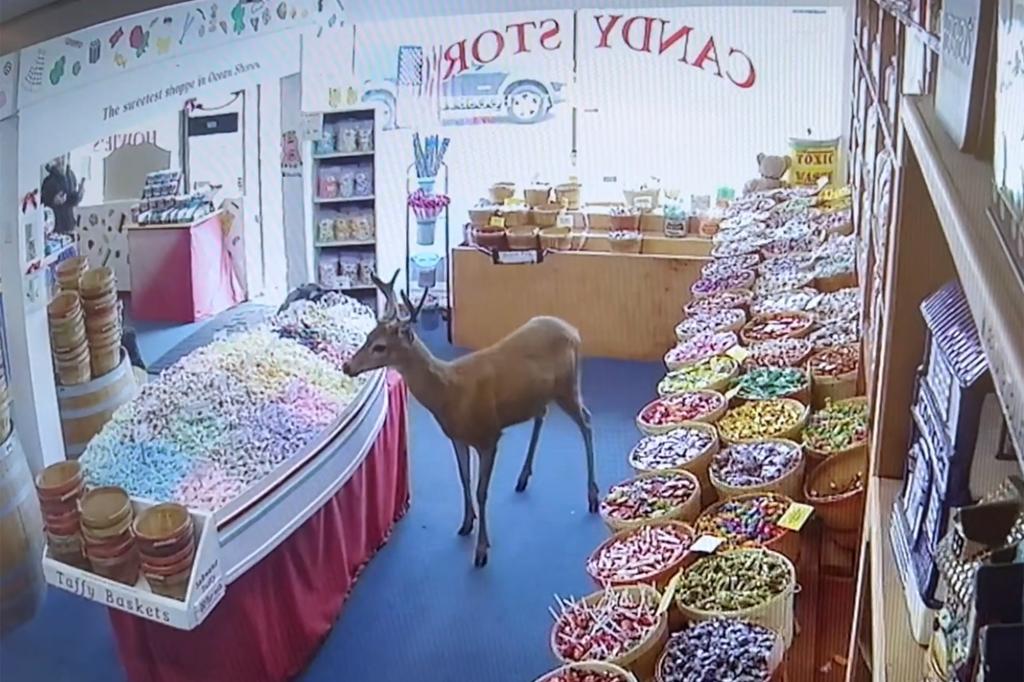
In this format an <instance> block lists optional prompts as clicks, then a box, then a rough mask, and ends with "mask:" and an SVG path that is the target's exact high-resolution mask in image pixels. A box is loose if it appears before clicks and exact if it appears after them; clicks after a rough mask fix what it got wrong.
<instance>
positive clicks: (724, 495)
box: [708, 438, 806, 500]
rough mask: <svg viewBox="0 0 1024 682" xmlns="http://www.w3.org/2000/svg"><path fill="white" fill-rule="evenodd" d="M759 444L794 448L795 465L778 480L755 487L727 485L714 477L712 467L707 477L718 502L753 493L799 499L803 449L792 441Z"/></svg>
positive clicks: (776, 439)
mask: <svg viewBox="0 0 1024 682" xmlns="http://www.w3.org/2000/svg"><path fill="white" fill-rule="evenodd" d="M761 442H781V443H784V444H786V445H788V446H791V447H794V448H796V450H797V452H798V453H799V454H798V455H797V461H796V464H795V465H794V466H793V467H792V468H790V470H789V471H787V472H786V473H784V474H783V475H782V476H780V477H779V478H776V479H775V480H773V481H768V482H767V483H763V484H761V485H756V486H734V485H729V484H728V483H726V482H724V481H722V480H721V479H720V478H718V477H717V476H716V475H715V469H714V467H713V466H712V467H711V468H710V469H709V470H708V476H709V477H710V479H711V485H713V486H715V491H716V492H717V493H718V499H719V500H729V499H732V498H734V497H741V496H743V495H751V494H754V493H778V494H780V495H785V496H786V497H788V498H790V499H793V500H798V499H800V495H801V494H803V483H804V471H805V467H806V460H805V459H804V453H803V448H801V447H800V444H799V443H797V442H795V441H792V440H786V439H784V438H768V439H765V440H764V441H761ZM723 452H724V451H723ZM712 463H713V462H712Z"/></svg>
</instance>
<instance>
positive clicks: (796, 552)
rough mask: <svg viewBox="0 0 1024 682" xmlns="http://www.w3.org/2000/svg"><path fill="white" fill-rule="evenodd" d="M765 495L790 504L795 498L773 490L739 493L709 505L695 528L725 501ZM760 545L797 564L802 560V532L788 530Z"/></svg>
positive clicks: (714, 513) (716, 511)
mask: <svg viewBox="0 0 1024 682" xmlns="http://www.w3.org/2000/svg"><path fill="white" fill-rule="evenodd" d="M716 494H717V491H716ZM764 495H768V496H770V497H774V498H777V499H779V500H782V501H783V502H784V503H786V504H787V505H790V504H792V503H793V498H791V497H789V496H788V495H783V494H782V493H771V492H769V493H745V494H743V495H737V496H735V497H731V498H729V499H728V500H718V501H717V502H715V503H714V504H712V505H710V506H709V507H707V508H706V509H705V510H704V511H703V512H701V514H700V516H699V517H697V521H696V522H694V528H696V527H697V526H699V525H700V520H701V519H702V518H704V517H705V516H708V517H711V516H715V515H716V514H717V513H718V510H719V509H720V508H721V506H722V504H724V503H725V502H728V501H729V500H739V501H743V500H745V499H746V498H749V497H758V496H764ZM759 546H761V547H763V548H764V549H770V550H772V551H775V552H778V553H779V554H783V555H785V556H786V557H787V558H788V559H789V560H790V561H792V562H793V563H794V564H796V563H797V562H798V561H799V560H800V534H799V533H794V532H793V531H790V530H787V531H786V532H784V533H783V534H782V535H780V536H779V537H777V538H775V539H774V540H771V541H769V542H766V543H764V544H763V545H759ZM737 549H738V548H737Z"/></svg>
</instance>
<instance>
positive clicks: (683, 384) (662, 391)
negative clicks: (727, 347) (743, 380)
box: [658, 355, 740, 398]
mask: <svg viewBox="0 0 1024 682" xmlns="http://www.w3.org/2000/svg"><path fill="white" fill-rule="evenodd" d="M739 369H740V368H739V364H738V363H737V362H736V361H735V360H733V359H732V358H730V357H728V356H727V355H716V356H714V357H711V358H708V359H707V360H701V361H700V362H698V363H695V364H692V365H686V366H685V367H681V368H680V369H676V370H673V371H671V372H669V373H668V374H666V375H665V377H664V378H663V379H662V380H661V381H659V382H658V395H660V396H661V397H662V398H664V397H665V396H670V395H675V394H677V393H686V392H687V391H718V392H722V391H725V389H727V388H728V387H729V384H730V383H731V382H732V380H733V379H734V378H735V377H736V375H737V374H738V373H739Z"/></svg>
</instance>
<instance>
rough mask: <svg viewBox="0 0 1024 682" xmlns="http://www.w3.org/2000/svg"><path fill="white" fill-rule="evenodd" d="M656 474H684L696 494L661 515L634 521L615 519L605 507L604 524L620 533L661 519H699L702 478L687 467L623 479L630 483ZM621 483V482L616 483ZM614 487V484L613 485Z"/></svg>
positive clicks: (687, 521)
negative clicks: (692, 485) (606, 512)
mask: <svg viewBox="0 0 1024 682" xmlns="http://www.w3.org/2000/svg"><path fill="white" fill-rule="evenodd" d="M654 476H683V477H685V478H688V479H689V480H690V482H692V483H693V484H694V489H695V491H696V492H695V494H693V495H691V496H690V498H689V499H688V500H686V502H683V503H682V504H679V505H676V506H675V507H670V508H669V509H667V510H666V511H665V513H664V514H662V515H661V516H656V517H653V518H644V519H635V520H633V521H623V520H621V519H614V518H612V517H610V516H608V515H607V514H605V512H604V509H603V508H602V510H601V520H602V521H604V524H605V525H606V526H608V528H610V529H611V531H612V532H613V533H619V532H621V531H626V530H635V529H637V528H639V527H640V526H645V525H651V524H654V523H658V522H660V521H681V522H683V523H693V522H694V521H696V520H697V517H698V516H699V515H700V510H701V485H700V479H699V478H698V477H697V475H696V474H695V473H694V472H692V471H687V470H685V469H664V470H660V471H645V472H642V473H640V474H637V475H636V476H634V477H633V478H630V479H627V480H626V481H622V483H628V482H631V481H635V480H637V479H641V478H653V477H654ZM616 485H620V484H618V483H617V484H616ZM613 487H614V486H613Z"/></svg>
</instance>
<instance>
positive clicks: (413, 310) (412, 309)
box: [402, 287, 430, 322]
mask: <svg viewBox="0 0 1024 682" xmlns="http://www.w3.org/2000/svg"><path fill="white" fill-rule="evenodd" d="M428 293H430V287H424V288H423V297H422V298H420V303H419V305H416V306H414V305H413V304H412V301H410V300H409V295H408V294H406V293H405V292H404V291H403V292H402V302H403V303H405V307H406V308H407V309H408V310H409V322H415V321H416V320H418V319H420V311H421V310H423V304H424V303H426V302H427V294H428Z"/></svg>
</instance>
